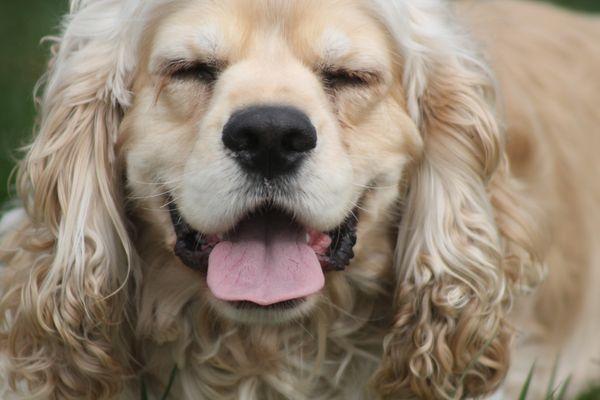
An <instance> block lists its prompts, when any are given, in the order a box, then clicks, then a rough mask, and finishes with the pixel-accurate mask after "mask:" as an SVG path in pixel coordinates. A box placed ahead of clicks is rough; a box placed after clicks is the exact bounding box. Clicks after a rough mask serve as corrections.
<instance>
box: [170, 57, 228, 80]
mask: <svg viewBox="0 0 600 400" xmlns="http://www.w3.org/2000/svg"><path fill="white" fill-rule="evenodd" d="M224 65H225V63H223V62H221V61H217V60H168V61H166V62H165V63H164V64H163V65H162V66H161V68H160V69H159V75H161V76H163V77H166V78H169V79H198V80H201V81H204V82H208V83H211V82H214V81H215V80H216V79H217V78H218V75H219V74H220V73H221V71H222V70H223V69H224Z"/></svg>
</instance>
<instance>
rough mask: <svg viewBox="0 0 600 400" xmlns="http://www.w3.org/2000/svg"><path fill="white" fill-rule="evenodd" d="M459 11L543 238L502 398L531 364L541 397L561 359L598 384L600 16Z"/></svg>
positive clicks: (482, 5)
mask: <svg viewBox="0 0 600 400" xmlns="http://www.w3.org/2000/svg"><path fill="white" fill-rule="evenodd" d="M458 15H459V16H460V17H466V18H467V20H468V21H469V22H468V24H467V25H468V26H470V27H471V28H472V29H473V31H474V33H475V36H476V37H477V38H478V39H479V40H481V42H482V43H483V51H484V53H486V54H487V55H488V58H489V60H490V62H491V64H492V67H493V69H494V71H495V72H496V76H497V79H498V83H499V87H500V104H501V109H502V110H503V113H504V114H505V120H506V124H507V129H508V137H509V139H508V153H509V157H510V159H511V166H512V169H513V172H514V173H515V174H516V175H517V176H518V177H519V178H521V180H522V182H523V184H524V190H525V192H526V194H527V198H529V199H531V204H528V205H523V206H524V207H526V206H530V207H532V208H533V209H537V210H538V211H537V212H538V213H539V216H540V217H539V218H538V219H539V220H540V221H541V222H542V225H541V231H542V233H543V234H544V237H543V240H545V246H542V248H544V249H546V250H545V255H544V258H545V260H546V261H547V264H548V278H547V280H546V281H545V283H544V284H543V285H542V287H541V289H540V290H539V292H537V295H536V296H535V298H532V297H528V298H522V299H518V300H517V301H516V304H515V310H514V312H515V319H516V321H517V323H516V326H518V327H519V330H521V329H522V330H523V332H522V334H521V335H520V338H519V340H518V341H517V343H516V345H517V348H518V349H517V350H516V351H515V352H514V362H513V369H512V372H511V374H510V375H509V378H508V381H507V382H508V384H507V394H506V395H507V396H508V397H507V398H516V396H517V395H516V394H514V393H517V391H518V389H519V388H520V386H521V385H522V384H523V381H524V380H525V376H526V375H527V371H528V370H529V369H530V368H531V366H532V364H533V363H534V361H536V360H538V371H537V374H536V379H537V381H535V382H536V385H535V386H536V388H537V392H538V393H543V390H545V387H546V385H547V383H548V381H549V380H550V378H549V376H550V374H551V369H552V367H553V364H554V362H555V358H556V357H557V356H559V354H560V371H561V378H565V377H566V376H567V375H569V374H572V376H573V379H574V381H575V383H576V384H575V386H577V383H580V384H582V385H583V384H584V382H585V381H589V379H596V380H600V365H599V364H598V360H600V340H599V339H598V332H600V312H599V308H600V294H599V293H600V290H598V289H597V288H598V287H599V286H600V228H599V227H600V156H598V154H597V153H598V151H599V150H600V110H599V105H600V46H599V44H600V18H597V17H590V16H587V15H583V14H577V13H572V12H567V11H564V10H560V9H558V8H555V7H552V6H548V5H544V4H540V3H533V2H525V1H509V0H498V1H490V2H471V1H469V2H463V3H461V5H460V8H459V10H458ZM513 394H514V395H513ZM511 396H512V397H511ZM541 396H542V394H536V395H535V396H533V398H542V397H541Z"/></svg>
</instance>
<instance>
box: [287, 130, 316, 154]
mask: <svg viewBox="0 0 600 400" xmlns="http://www.w3.org/2000/svg"><path fill="white" fill-rule="evenodd" d="M281 145H282V147H283V148H284V150H285V151H290V152H297V153H304V152H308V151H310V150H313V149H314V148H315V147H317V133H316V132H315V130H314V128H312V131H311V132H303V131H299V130H296V129H291V130H290V131H289V132H287V133H286V134H285V135H284V137H283V138H282V141H281Z"/></svg>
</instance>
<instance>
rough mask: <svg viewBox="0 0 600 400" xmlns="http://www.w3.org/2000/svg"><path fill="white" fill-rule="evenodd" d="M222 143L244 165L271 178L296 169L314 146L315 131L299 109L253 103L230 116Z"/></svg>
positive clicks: (315, 141)
mask: <svg viewBox="0 0 600 400" xmlns="http://www.w3.org/2000/svg"><path fill="white" fill-rule="evenodd" d="M223 144H224V145H225V147H227V148H228V149H229V150H231V151H232V152H233V153H234V155H235V158H236V160H237V161H238V163H240V164H241V165H242V166H243V167H244V168H245V169H247V170H249V171H252V172H255V173H259V174H261V175H263V176H264V177H268V178H270V177H273V176H276V175H282V174H287V173H291V172H293V171H294V170H296V169H297V167H298V166H299V165H300V163H301V162H302V160H303V159H304V158H305V156H306V155H307V154H308V153H309V152H310V151H311V150H313V149H314V148H315V147H316V146H317V132H316V129H315V127H314V126H313V125H312V123H311V122H310V119H309V118H308V116H307V115H306V114H304V113H303V112H301V111H300V110H298V109H295V108H292V107H283V106H254V107H249V108H246V109H243V110H240V111H237V112H235V113H234V114H233V115H232V116H231V118H230V120H229V122H227V124H226V125H225V128H224V129H223Z"/></svg>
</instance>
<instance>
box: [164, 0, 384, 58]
mask: <svg viewBox="0 0 600 400" xmlns="http://www.w3.org/2000/svg"><path fill="white" fill-rule="evenodd" d="M275 43H278V44H284V45H285V46H279V48H277V45H276V44H275ZM386 44H387V39H386V35H385V33H384V32H382V30H381V28H380V26H379V25H378V24H377V23H376V21H375V20H374V19H373V18H371V16H370V15H369V13H368V12H367V7H365V5H364V4H363V2H362V1H357V0H318V1H317V0H301V1H282V0H277V1H276V0H253V1H247V0H222V1H218V2H217V1H212V0H200V1H193V2H189V3H187V4H185V5H183V6H182V7H181V8H179V9H176V10H174V11H173V12H172V13H171V14H170V15H168V16H166V17H165V18H164V19H163V20H162V21H161V23H160V26H159V29H158V32H157V35H156V38H155V40H154V46H153V51H152V55H153V57H152V58H153V59H156V58H161V59H165V58H214V59H223V60H233V61H235V59H242V58H244V57H246V56H248V55H249V54H251V53H260V52H263V53H264V52H265V51H266V50H273V51H275V52H276V51H278V50H281V49H283V48H284V47H285V49H286V50H290V49H291V50H292V52H293V53H294V54H295V55H296V56H298V57H299V58H301V59H302V60H303V61H305V62H322V63H331V64H336V62H337V61H339V60H344V59H345V58H348V57H351V56H353V55H354V56H356V55H357V54H360V55H361V58H362V59H363V61H364V62H365V63H369V60H371V63H373V64H381V63H382V62H383V60H382V59H385V58H386V54H384V53H385V51H384V49H385V47H386Z"/></svg>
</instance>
